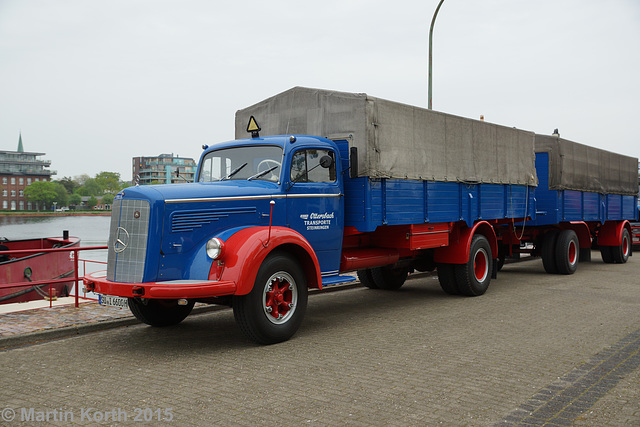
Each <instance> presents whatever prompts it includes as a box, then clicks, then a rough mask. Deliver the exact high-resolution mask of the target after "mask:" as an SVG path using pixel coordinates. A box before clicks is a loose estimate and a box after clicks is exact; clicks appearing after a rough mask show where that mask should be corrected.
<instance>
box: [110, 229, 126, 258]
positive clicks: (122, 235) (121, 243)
mask: <svg viewBox="0 0 640 427" xmlns="http://www.w3.org/2000/svg"><path fill="white" fill-rule="evenodd" d="M127 246H129V232H128V231H127V230H125V229H124V228H122V227H118V229H117V230H116V241H115V242H114V243H113V250H114V251H115V252H116V253H117V254H119V253H120V252H122V251H124V250H125V249H127Z"/></svg>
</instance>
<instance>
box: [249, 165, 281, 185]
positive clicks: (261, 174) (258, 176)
mask: <svg viewBox="0 0 640 427" xmlns="http://www.w3.org/2000/svg"><path fill="white" fill-rule="evenodd" d="M279 167H280V165H276V166H273V167H271V168H269V169H267V170H266V171H262V172H258V173H257V174H255V175H253V176H250V177H249V178H247V181H251V180H252V179H256V178H260V177H261V176H265V175H266V174H268V173H269V172H271V171H272V170H274V169H278V168H279Z"/></svg>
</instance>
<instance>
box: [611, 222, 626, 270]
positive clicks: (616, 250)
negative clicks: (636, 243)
mask: <svg viewBox="0 0 640 427" xmlns="http://www.w3.org/2000/svg"><path fill="white" fill-rule="evenodd" d="M630 254H631V238H630V236H629V230H627V229H626V228H625V229H624V230H622V243H620V246H611V255H612V257H613V262H617V263H618V264H624V263H625V262H627V260H628V259H629V255H630Z"/></svg>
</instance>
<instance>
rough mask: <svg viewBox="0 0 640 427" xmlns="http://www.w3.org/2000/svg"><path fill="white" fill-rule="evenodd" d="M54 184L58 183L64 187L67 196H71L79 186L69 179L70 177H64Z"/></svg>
mask: <svg viewBox="0 0 640 427" xmlns="http://www.w3.org/2000/svg"><path fill="white" fill-rule="evenodd" d="M56 182H59V183H60V184H62V185H64V188H66V190H67V193H69V194H73V192H74V191H76V188H78V187H80V184H78V183H77V182H76V181H74V180H73V179H71V177H70V176H65V177H64V178H62V179H61V180H59V181H56Z"/></svg>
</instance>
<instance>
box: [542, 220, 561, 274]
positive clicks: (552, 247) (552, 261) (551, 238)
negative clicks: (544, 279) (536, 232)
mask: <svg viewBox="0 0 640 427" xmlns="http://www.w3.org/2000/svg"><path fill="white" fill-rule="evenodd" d="M557 240H558V231H557V230H552V231H549V232H548V233H547V234H545V235H544V238H543V240H542V250H541V255H542V265H543V266H544V271H546V272H547V273H549V274H556V273H557V272H558V264H557V262H556V242H557Z"/></svg>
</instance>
